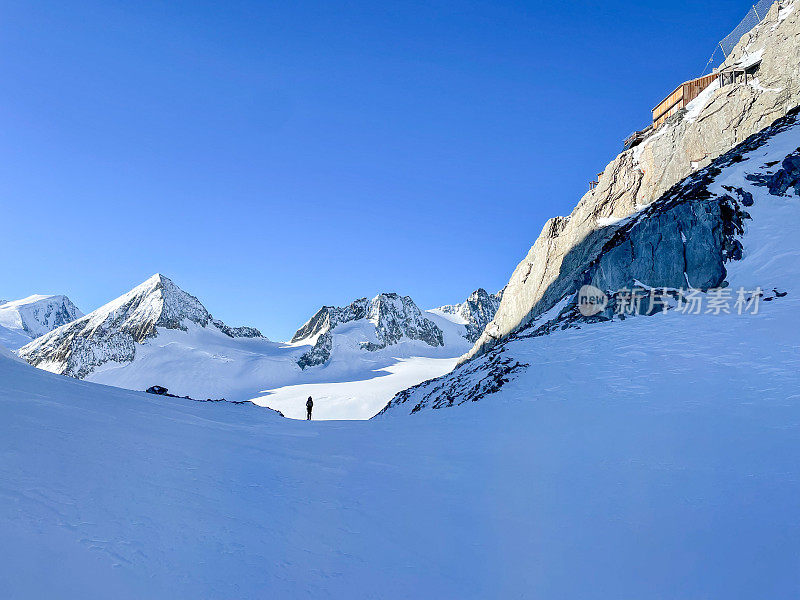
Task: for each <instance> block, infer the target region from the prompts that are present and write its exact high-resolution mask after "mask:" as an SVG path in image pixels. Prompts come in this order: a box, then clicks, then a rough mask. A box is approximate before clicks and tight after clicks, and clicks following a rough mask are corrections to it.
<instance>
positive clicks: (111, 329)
mask: <svg viewBox="0 0 800 600" xmlns="http://www.w3.org/2000/svg"><path fill="white" fill-rule="evenodd" d="M192 324H193V325H196V326H198V327H202V328H214V329H215V330H218V331H220V332H222V333H223V334H225V335H227V336H229V337H261V334H260V333H259V331H258V330H257V329H254V328H251V327H242V328H231V327H228V326H227V325H225V324H224V323H222V322H221V321H218V320H216V319H214V318H213V317H212V316H211V314H210V313H209V312H208V311H207V310H206V309H205V307H204V306H203V305H202V304H201V303H200V301H199V300H198V299H197V298H195V297H194V296H192V295H190V294H187V293H186V292H184V291H183V290H182V289H180V288H179V287H178V286H177V285H175V284H174V283H173V282H172V281H171V280H170V279H168V278H166V277H164V276H163V275H160V274H156V275H154V276H153V277H151V278H150V279H148V280H147V281H145V282H144V283H142V284H141V285H139V286H137V287H135V288H134V289H132V290H131V291H130V292H128V293H127V294H125V295H123V296H120V297H119V298H117V299H116V300H113V301H112V302H109V303H108V304H106V305H104V306H102V307H100V308H98V309H97V310H95V311H94V312H92V313H89V314H88V315H86V316H85V317H82V318H79V319H77V320H75V321H72V322H71V323H68V324H66V325H63V326H61V327H59V328H57V329H55V330H53V331H51V332H50V333H48V334H47V335H44V336H42V337H40V338H38V339H36V340H34V341H33V342H31V343H30V344H28V345H26V346H24V347H22V348H21V349H20V351H19V355H20V357H22V358H23V359H25V360H26V361H27V362H29V363H30V364H32V365H34V366H37V367H40V368H44V369H46V370H48V371H52V372H55V373H61V374H63V375H69V376H71V377H77V378H84V377H86V375H88V374H89V373H91V372H92V371H93V370H94V369H95V368H96V367H98V366H100V365H103V364H105V363H107V362H110V361H113V362H119V363H127V362H131V361H132V360H133V359H134V356H135V355H136V345H137V344H141V343H143V342H145V341H146V340H147V339H149V338H152V337H155V336H156V335H158V329H159V328H164V329H175V330H183V331H186V330H187V328H188V327H189V326H190V325H192Z"/></svg>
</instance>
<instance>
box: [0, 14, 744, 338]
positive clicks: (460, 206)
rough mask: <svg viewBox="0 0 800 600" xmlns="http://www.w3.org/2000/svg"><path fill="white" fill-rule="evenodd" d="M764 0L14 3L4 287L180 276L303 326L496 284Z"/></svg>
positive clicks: (110, 286) (0, 162) (0, 45)
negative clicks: (344, 312) (332, 308)
mask: <svg viewBox="0 0 800 600" xmlns="http://www.w3.org/2000/svg"><path fill="white" fill-rule="evenodd" d="M748 6H749V4H748V3H747V2H744V1H743V2H731V0H724V1H723V0H705V1H703V2H697V1H696V0H695V1H691V2H690V1H673V2H662V1H658V2H655V1H650V0H640V1H637V2H597V1H596V0H595V1H583V2H555V1H554V2H488V1H487V2H467V1H465V2H391V1H381V2H375V1H374V0H369V1H363V2H362V1H350V2H318V3H311V2H237V1H226V2H214V3H212V2H201V1H196V0H193V1H181V2H150V1H146V0H145V1H137V2H115V1H109V0H103V1H102V2H91V1H87V2H68V1H67V2H64V1H58V2H52V1H43V2H29V1H27V0H23V1H16V0H11V1H9V0H7V1H6V2H4V3H3V8H2V13H1V14H0V67H1V68H0V73H1V74H2V85H0V102H2V105H1V106H0V128H1V129H2V137H1V138H0V140H1V141H0V152H1V153H2V155H1V156H0V203H1V204H0V206H1V207H2V209H1V211H2V212H1V214H2V229H0V232H1V233H0V253H1V254H2V261H1V262H0V297H8V298H18V297H22V296H27V295H29V294H32V293H66V294H68V295H69V296H70V297H71V298H72V299H73V300H74V301H75V302H76V303H77V304H78V305H79V306H80V307H81V308H82V309H83V310H84V311H87V312H88V311H89V310H93V309H94V308H97V307H98V306H99V305H101V304H103V303H105V302H106V301H108V300H111V299H112V298H114V297H116V296H118V295H119V294H121V293H123V292H125V291H127V290H128V289H130V288H131V287H133V286H134V285H136V284H138V283H140V282H141V281H142V280H144V279H145V278H147V277H148V276H150V275H152V274H153V273H155V272H162V273H164V274H165V275H167V276H169V277H171V278H172V279H174V280H175V281H176V283H178V285H180V286H181V287H183V288H184V289H185V290H187V291H189V292H190V293H192V294H194V295H196V296H198V297H199V298H200V300H201V301H202V302H203V303H204V304H205V305H206V307H207V308H208V309H209V310H210V311H211V312H212V313H213V314H214V315H215V316H216V317H218V318H221V319H223V320H225V321H226V322H228V323H229V324H231V325H245V324H246V325H254V326H257V327H259V328H261V329H262V331H263V332H264V333H265V334H266V335H268V336H270V337H272V338H273V339H286V338H288V337H289V336H290V335H291V334H292V332H293V331H294V330H295V329H296V328H297V327H299V326H300V325H301V324H302V323H303V322H304V321H305V320H306V319H307V318H308V317H310V316H311V314H312V313H313V312H314V311H315V310H316V309H317V308H318V307H319V306H320V305H322V304H345V303H348V302H350V301H351V300H352V299H354V298H356V297H359V296H370V295H373V294H375V293H377V292H379V291H397V292H400V293H403V294H408V295H410V296H412V297H413V298H414V299H415V301H416V302H417V303H418V304H419V305H420V306H421V307H423V308H427V307H431V306H436V305H440V304H444V303H453V302H458V301H461V300H463V299H464V297H466V295H467V294H468V293H469V292H470V291H472V290H473V289H475V288H477V287H485V288H487V289H489V290H497V289H499V288H501V287H502V286H503V285H505V283H506V281H507V280H508V277H509V275H510V274H511V271H512V270H513V269H514V267H515V266H516V264H517V263H518V262H519V261H520V260H521V259H522V257H523V256H524V255H525V253H526V252H527V251H528V248H529V247H530V246H531V244H532V243H533V242H534V240H535V239H536V237H537V236H538V234H539V232H540V231H541V228H542V225H543V224H544V222H545V221H546V220H547V218H549V217H551V216H554V215H559V214H568V213H569V212H570V211H571V209H572V207H573V206H574V205H575V204H576V202H577V201H578V199H579V198H580V196H581V195H582V194H583V193H584V192H585V190H586V189H587V183H588V181H589V180H590V179H592V178H593V176H594V175H595V174H596V173H597V172H598V171H600V170H601V169H602V168H603V167H604V166H605V165H606V164H607V163H608V162H609V161H610V160H611V159H612V158H613V157H614V156H615V155H616V154H617V153H618V151H619V150H620V148H621V141H622V139H623V138H624V137H626V135H627V134H628V133H630V132H631V131H632V130H634V129H636V128H639V127H640V126H643V125H645V124H646V123H647V122H648V118H649V110H650V109H651V108H652V106H653V105H654V104H655V103H656V102H658V101H659V100H661V98H662V97H663V96H665V95H666V94H667V93H668V92H669V91H671V89H672V88H673V87H674V86H675V85H676V84H678V83H680V82H681V81H682V80H684V79H687V78H689V77H692V76H695V75H697V74H699V72H700V71H701V70H702V69H703V67H704V66H705V62H706V60H707V59H708V57H709V55H710V53H711V51H712V50H713V49H714V45H715V44H716V42H717V40H719V39H720V38H721V37H723V36H724V35H725V34H727V33H728V32H729V31H730V30H731V29H732V28H733V27H734V26H735V25H736V24H737V23H738V21H739V20H740V19H741V18H742V17H743V16H744V14H745V12H746V11H747V9H748Z"/></svg>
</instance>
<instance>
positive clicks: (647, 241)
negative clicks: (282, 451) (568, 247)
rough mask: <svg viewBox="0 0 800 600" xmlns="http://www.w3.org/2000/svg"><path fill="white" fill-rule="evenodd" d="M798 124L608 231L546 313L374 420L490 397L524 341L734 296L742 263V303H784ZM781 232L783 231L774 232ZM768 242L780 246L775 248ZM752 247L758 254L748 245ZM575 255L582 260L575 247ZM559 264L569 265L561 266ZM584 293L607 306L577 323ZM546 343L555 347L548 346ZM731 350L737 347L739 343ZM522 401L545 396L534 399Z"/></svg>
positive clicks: (757, 138) (799, 178)
mask: <svg viewBox="0 0 800 600" xmlns="http://www.w3.org/2000/svg"><path fill="white" fill-rule="evenodd" d="M799 115H800V107H798V108H795V109H792V110H791V111H789V113H788V114H787V115H786V116H785V117H782V118H780V119H779V120H778V121H776V122H775V123H774V124H773V125H771V126H769V127H767V128H766V129H764V130H762V131H760V132H759V133H757V134H754V135H752V136H750V138H748V139H747V140H745V141H744V142H742V143H741V144H739V145H737V146H736V147H735V148H733V149H731V150H729V151H728V152H726V153H724V154H723V155H722V156H720V157H718V158H717V159H715V160H714V161H713V162H712V163H711V164H710V165H708V166H706V167H705V168H702V169H700V170H698V171H697V172H696V173H693V174H692V175H690V176H689V177H687V178H686V179H684V180H683V181H681V182H679V183H678V184H676V185H674V186H673V187H672V188H670V189H669V190H667V191H666V192H665V193H664V194H662V195H661V196H660V197H659V198H658V199H656V200H655V201H654V202H652V203H650V204H649V205H648V206H647V207H645V208H643V209H642V210H641V211H639V212H638V213H637V214H636V215H635V216H632V217H631V218H629V219H626V220H624V221H623V222H620V223H616V224H614V226H612V227H610V231H609V232H608V233H607V234H606V235H604V236H603V239H604V240H605V241H604V243H603V245H602V247H601V248H600V249H599V250H598V251H597V253H596V255H595V256H594V258H592V259H591V260H589V259H585V258H584V260H583V263H582V265H583V266H582V267H581V268H578V267H576V268H575V269H574V270H573V272H572V276H571V278H570V279H569V280H568V281H565V282H564V284H563V288H561V289H562V290H563V293H562V295H561V296H560V297H558V298H557V300H556V302H554V303H553V304H552V305H551V306H550V307H549V309H548V310H547V311H543V312H540V313H537V314H535V315H533V316H531V317H530V318H529V319H528V320H527V321H526V322H525V324H524V325H523V326H520V327H518V328H517V329H515V330H514V331H513V332H512V333H511V334H509V335H508V336H506V337H505V338H503V339H502V340H501V341H499V342H498V343H495V344H491V345H486V346H484V348H483V350H482V352H480V353H479V354H477V355H476V356H475V357H474V358H473V359H472V360H469V361H465V362H463V363H462V364H460V365H459V366H458V367H457V368H456V369H455V370H454V371H453V372H452V373H450V374H447V375H445V376H443V377H439V378H437V379H433V380H431V381H427V382H424V383H422V384H419V385H418V386H415V387H413V388H409V389H408V390H405V391H403V392H401V393H399V394H397V395H396V396H395V398H394V399H392V401H391V402H390V403H389V404H388V405H387V407H386V408H385V409H384V411H382V412H386V411H389V410H390V409H393V408H396V409H398V410H405V411H408V410H410V412H417V411H419V410H422V409H423V408H443V407H448V406H455V405H458V404H462V403H465V402H471V401H476V400H480V399H481V398H483V397H485V396H487V395H489V394H493V393H495V392H497V391H498V390H500V389H501V388H502V387H503V386H504V385H505V384H507V383H508V382H509V381H512V380H513V379H515V378H516V377H518V376H520V374H521V373H523V372H525V371H526V370H527V369H531V370H532V369H534V368H535V366H534V365H532V364H529V360H530V359H529V358H527V357H526V355H525V352H524V351H519V349H520V348H524V347H525V344H526V343H528V341H529V340H531V339H532V338H539V337H541V336H546V335H547V336H549V335H553V336H560V335H562V332H563V331H564V330H573V329H581V328H584V327H587V326H591V327H595V326H598V325H596V324H597V323H599V322H604V323H608V322H610V321H622V320H625V319H627V318H637V319H638V318H651V317H648V316H642V315H653V314H655V313H658V312H662V311H663V310H664V309H665V308H669V307H673V308H674V307H676V306H677V305H679V304H680V303H683V304H686V302H687V297H688V296H689V295H690V294H695V293H699V291H700V290H708V289H709V288H718V289H722V290H725V289H729V290H730V293H731V294H732V295H734V294H735V293H736V292H735V290H736V287H735V286H736V281H731V280H730V272H731V271H732V270H734V266H737V267H738V272H739V273H740V274H741V273H742V269H741V263H740V261H742V262H746V261H747V260H748V259H749V260H750V261H751V264H752V265H753V266H751V267H749V271H748V270H745V271H744V272H745V273H746V274H747V279H748V280H747V281H744V280H740V281H739V283H746V284H747V285H748V286H751V287H750V290H751V291H750V292H748V295H747V296H746V298H745V300H746V301H747V302H751V301H752V300H753V297H755V296H758V298H759V299H760V301H761V302H765V303H768V302H773V301H778V302H781V301H784V300H782V299H783V298H786V297H787V296H789V297H791V294H792V292H791V291H790V290H789V286H792V285H794V286H795V287H796V284H797V278H796V275H793V273H792V271H788V272H786V273H783V272H780V271H777V272H776V271H775V269H774V268H773V267H772V265H773V263H776V261H777V262H780V261H783V263H788V264H796V258H795V257H797V256H800V251H798V249H797V248H798V244H797V239H796V233H795V231H793V230H792V229H793V227H795V229H796V226H795V225H792V223H794V222H795V221H797V214H798V213H800V204H798V198H799V197H800V147H798V146H799V145H800V118H799ZM756 209H760V210H762V211H763V212H765V213H769V211H774V212H775V213H776V214H778V215H780V216H779V217H775V216H772V217H771V221H770V225H769V226H765V225H760V227H759V230H760V231H761V232H762V234H761V235H762V236H764V233H763V232H764V231H767V232H768V233H767V235H766V237H761V238H760V239H752V238H748V234H747V232H748V230H749V229H752V228H753V226H752V225H751V220H752V217H751V212H753V211H754V210H756ZM784 217H785V218H788V224H786V225H784V223H783V222H781V218H784ZM789 217H791V218H789ZM792 219H793V220H792ZM781 227H785V228H786V229H787V231H783V230H781V231H776V229H780V228H781ZM772 237H775V238H777V239H778V240H780V241H779V242H775V241H773V240H772ZM748 239H750V241H749V242H748ZM759 241H760V242H762V244H764V242H766V244H764V245H762V246H757V245H754V244H755V243H756V242H759ZM591 243H596V242H595V241H592V242H591ZM748 243H749V244H750V245H748ZM575 252H576V253H577V254H578V255H579V256H582V257H585V253H584V250H583V248H582V247H581V245H580V244H578V245H576V248H575ZM565 260H566V261H571V260H572V259H571V257H569V256H568V257H566V259H565ZM576 262H577V261H576ZM792 268H795V269H796V267H794V266H793V267H792ZM587 284H591V285H593V286H595V287H597V288H599V289H600V290H602V291H603V292H605V293H606V295H607V297H608V298H609V302H608V305H607V306H606V307H605V309H604V310H601V311H600V312H598V313H597V314H593V315H584V314H582V313H581V311H580V310H579V308H578V305H577V291H578V290H579V289H580V288H581V287H582V286H583V285H587ZM757 287H758V288H761V289H760V291H757V289H756V288H757ZM689 288H692V289H691V290H690V289H689ZM731 288H732V289H731ZM651 290H656V291H657V292H658V295H655V296H654V295H651V296H650V297H651V298H658V301H657V302H655V303H653V302H652V301H650V300H645V301H643V302H642V303H641V304H638V305H634V306H631V307H630V308H631V310H630V311H628V310H625V311H623V310H620V308H621V307H620V306H619V303H620V302H621V296H620V293H621V292H626V293H629V294H631V295H632V294H633V293H636V292H638V293H641V295H642V296H644V295H645V294H648V293H649V292H651ZM795 292H796V290H795ZM505 302H506V297H504V299H503V303H505ZM792 316H793V317H794V319H795V322H793V323H792V325H796V313H793V314H792ZM686 318H687V319H690V318H691V317H686ZM734 318H735V317H734ZM616 326H617V325H614V327H616ZM763 326H764V325H763V323H762V324H761V327H763ZM662 333H665V334H667V333H668V332H667V331H664V332H662ZM657 341H658V340H657V339H653V340H652V342H653V343H657ZM552 343H553V344H554V348H555V347H558V345H557V344H558V342H557V341H554V342H552ZM737 343H739V344H742V345H746V340H741V339H740V340H737ZM553 352H557V350H553ZM705 359H706V360H709V358H708V357H705ZM566 360H570V357H566ZM710 360H714V359H713V358H711V359H710ZM583 367H584V368H591V367H590V365H583ZM534 379H535V378H534ZM526 391H527V393H529V394H539V393H546V390H538V389H529V390H526Z"/></svg>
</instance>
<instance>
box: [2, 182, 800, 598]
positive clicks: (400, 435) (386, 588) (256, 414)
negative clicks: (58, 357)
mask: <svg viewBox="0 0 800 600" xmlns="http://www.w3.org/2000/svg"><path fill="white" fill-rule="evenodd" d="M778 201H779V202H780V203H781V206H782V207H783V208H780V209H779V211H783V212H786V213H787V214H788V213H789V211H788V208H787V206H786V205H787V204H788V203H790V202H795V203H796V202H797V199H796V198H792V199H778ZM779 216H780V215H779ZM755 222H757V221H754V223H755ZM792 223H793V222H792ZM768 250H769V249H767V251H768ZM787 298H791V296H787ZM795 298H796V297H795ZM791 301H792V302H795V301H796V300H791ZM768 308H769V311H780V314H781V315H784V316H785V314H786V313H787V312H788V311H790V310H793V311H795V312H794V314H797V313H796V311H797V309H798V308H800V307H798V306H797V305H796V304H794V305H789V304H788V303H779V302H778V301H774V302H772V303H770V306H769V307H768ZM666 318H668V317H666ZM698 318H700V319H703V317H698ZM780 318H781V317H779V313H778V312H768V311H765V312H764V313H763V315H762V316H761V318H760V320H759V321H756V322H755V326H754V325H753V322H752V321H748V320H746V319H744V318H741V319H740V318H737V319H725V318H723V319H716V320H714V319H712V318H710V317H709V318H707V319H706V321H707V322H708V323H711V324H712V325H713V326H714V328H713V329H712V330H708V329H706V330H704V331H706V332H708V333H709V334H713V335H710V337H709V340H708V343H707V342H706V340H704V339H702V338H701V337H700V336H698V335H697V334H696V333H697V331H698V329H697V324H696V322H694V321H693V319H692V317H685V318H684V319H682V320H679V319H675V322H676V325H678V326H679V329H671V330H672V331H674V335H673V337H670V338H667V339H662V338H661V337H658V338H656V337H649V336H648V333H651V334H657V335H658V336H661V335H662V334H663V333H664V330H663V329H661V328H659V327H658V322H659V321H658V320H659V319H661V318H660V317H653V318H635V319H629V320H627V321H625V322H624V323H622V324H617V323H613V324H607V325H598V326H594V328H593V330H592V331H593V332H594V333H593V332H592V331H590V328H586V329H584V330H572V331H568V332H564V336H565V337H564V338H562V339H565V340H566V339H570V340H571V341H570V342H569V343H568V342H566V341H565V342H561V343H560V344H561V345H560V346H559V347H560V348H561V349H562V350H563V353H561V354H557V353H555V352H553V351H552V350H553V348H552V343H553V340H555V339H556V338H555V337H549V338H548V337H540V338H536V339H534V340H529V344H530V345H529V346H528V350H527V351H526V352H527V356H528V357H529V360H531V361H533V360H539V361H542V366H543V368H542V369H531V370H529V371H528V373H529V375H530V377H531V379H529V380H528V381H527V382H525V384H526V385H521V384H522V383H523V382H522V381H521V380H518V382H519V383H520V385H519V387H516V383H517V382H515V383H514V384H509V387H508V388H506V389H509V390H511V389H513V390H514V392H513V393H511V392H509V395H507V396H504V397H503V398H502V400H503V402H502V404H501V405H498V404H497V403H489V402H480V403H475V404H470V405H468V406H465V407H462V408H461V409H460V410H449V411H426V412H424V413H423V414H419V415H416V416H415V417H414V418H403V419H379V420H372V421H360V422H311V423H307V422H304V421H293V420H289V419H280V418H277V417H276V416H275V415H274V414H273V413H270V412H268V411H261V410H259V409H258V408H256V407H253V406H248V405H244V406H235V405H230V404H219V403H200V402H191V401H188V400H182V399H176V398H163V397H158V396H152V395H149V394H143V393H136V392H131V391H127V390H122V389H118V388H111V387H105V386H100V385H97V384H92V383H89V382H85V381H79V380H75V379H70V378H66V377H60V376H57V375H53V374H51V373H47V372H44V371H41V370H38V369H34V368H32V367H30V366H28V365H26V364H22V363H15V362H13V361H12V360H10V359H6V358H4V357H2V356H0V456H2V460H0V537H2V541H3V543H2V544H0V589H1V590H2V596H3V597H4V598H14V599H16V598H20V599H22V598H83V599H86V600H93V599H107V598H115V599H117V600H125V599H128V598H131V599H133V598H136V599H140V598H148V599H152V600H158V599H162V598H164V599H173V598H237V599H242V600H244V599H248V598H265V597H269V598H333V599H339V598H382V599H387V600H394V599H400V598H421V597H424V598H459V599H462V600H469V599H484V598H556V599H559V598H564V599H567V598H569V599H573V598H581V599H585V600H595V599H597V600H608V599H609V598H654V597H655V598H793V597H796V596H797V594H798V592H799V591H800V581H798V575H797V558H796V557H797V552H798V547H799V546H798V537H799V535H800V527H799V526H798V523H800V509H799V508H798V503H797V498H798V497H800V444H799V443H798V440H800V425H799V424H800V403H799V402H798V401H797V400H798V397H797V390H798V386H796V385H795V386H794V387H793V388H783V389H784V390H785V391H786V390H788V391H787V392H786V393H785V394H784V395H780V394H779V391H780V390H781V389H782V386H783V384H784V383H785V379H782V377H785V374H784V375H782V369H780V368H778V367H777V366H776V365H780V364H781V361H785V360H786V359H787V356H788V357H789V358H791V357H792V356H796V354H793V355H791V354H790V355H787V354H785V353H786V351H787V350H788V349H789V348H790V346H791V343H794V339H793V338H794V336H793V333H792V332H789V331H786V330H785V329H784V330H783V331H781V330H780V328H777V329H776V328H772V327H771V326H770V324H771V323H772V324H774V323H775V321H776V319H778V320H780ZM715 323H716V324H715ZM759 323H760V324H759ZM727 324H731V326H733V327H734V328H735V330H734V331H732V332H731V334H730V336H728V337H726V338H718V337H717V335H716V334H718V333H719V332H720V331H725V330H726V325H727ZM617 325H621V326H622V327H617ZM624 328H627V330H628V331H630V332H633V331H634V330H638V329H642V330H641V331H639V333H636V334H633V333H631V334H630V335H628V336H627V337H626V336H625V335H624V334H619V337H618V338H617V341H618V342H626V343H621V344H620V343H613V340H610V339H609V340H608V341H607V342H603V339H604V335H607V332H611V331H612V330H614V331H622V330H623V329H624ZM767 329H769V330H770V331H773V332H774V333H776V334H777V335H776V336H775V337H774V339H772V340H770V341H769V343H767V342H765V340H764V339H763V335H761V334H760V333H759V331H762V332H763V331H765V330H767ZM603 331H605V332H606V333H603ZM587 336H588V337H587ZM670 342H676V343H674V344H672V343H670ZM596 343H599V345H597V344H596ZM795 350H796V348H795ZM732 356H733V357H736V358H740V359H741V362H740V363H734V364H733V365H732V366H731V367H726V366H725V364H724V363H723V362H722V361H723V360H728V359H729V358H730V357H732ZM700 358H702V360H703V364H704V365H706V372H705V374H703V373H702V371H701V369H700V368H699V366H700V363H699V361H698V359H700ZM550 369H556V374H557V375H560V377H559V378H558V379H557V378H556V376H555V374H554V375H551V374H550ZM738 374H741V375H742V376H746V381H748V382H750V383H749V384H747V385H742V381H741V380H740V379H737V377H736V375H738ZM540 383H547V385H550V386H555V387H553V388H550V389H548V388H546V387H542V386H540V385H536V384H540ZM608 384H611V387H608ZM664 384H669V385H664ZM512 385H513V386H515V387H513V388H512V387H510V386H512ZM498 400H500V398H499V397H498ZM499 406H502V410H498V408H499Z"/></svg>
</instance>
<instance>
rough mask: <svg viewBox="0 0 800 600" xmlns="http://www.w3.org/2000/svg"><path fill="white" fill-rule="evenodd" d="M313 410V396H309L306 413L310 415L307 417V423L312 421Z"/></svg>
mask: <svg viewBox="0 0 800 600" xmlns="http://www.w3.org/2000/svg"><path fill="white" fill-rule="evenodd" d="M312 408H314V401H313V400H312V399H311V396H309V397H308V400H306V413H308V414H307V416H306V421H310V420H311V409H312Z"/></svg>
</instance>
